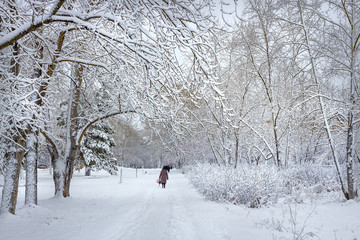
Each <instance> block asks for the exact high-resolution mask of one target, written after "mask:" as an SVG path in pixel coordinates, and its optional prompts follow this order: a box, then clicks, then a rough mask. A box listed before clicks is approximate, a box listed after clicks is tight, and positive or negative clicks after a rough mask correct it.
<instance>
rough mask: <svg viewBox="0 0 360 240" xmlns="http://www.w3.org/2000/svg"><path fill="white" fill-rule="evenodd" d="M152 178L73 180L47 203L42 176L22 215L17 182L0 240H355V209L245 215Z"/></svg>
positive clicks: (49, 190)
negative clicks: (35, 201) (33, 202)
mask: <svg viewBox="0 0 360 240" xmlns="http://www.w3.org/2000/svg"><path fill="white" fill-rule="evenodd" d="M159 172H160V170H159V169H151V170H143V171H142V170H139V171H138V177H137V178H136V177H135V176H136V175H135V170H134V169H124V172H123V173H124V174H123V182H122V183H121V184H120V183H119V177H118V176H109V175H108V174H104V173H93V176H90V177H85V176H83V173H75V174H74V177H73V180H72V186H71V197H70V198H67V199H59V198H53V197H52V195H53V189H54V187H53V182H52V176H51V175H50V174H49V173H48V172H47V171H46V170H41V171H40V172H39V205H38V206H33V207H21V206H22V205H23V199H24V180H22V182H21V185H20V191H19V204H18V205H19V206H20V208H18V209H17V214H16V215H15V216H13V215H10V214H9V215H5V216H0V240H48V239H51V240H60V239H61V240H63V239H66V240H82V239H86V240H172V239H174V240H202V239H203V240H223V239H233V240H238V239H241V240H246V239H251V240H253V239H261V240H263V239H269V240H270V239H296V238H297V237H299V236H302V237H303V238H302V239H355V238H357V239H359V237H360V222H359V221H358V219H360V204H359V203H358V202H355V201H348V202H346V203H340V202H335V203H331V202H329V203H326V204H321V205H314V204H302V205H297V206H290V205H284V206H282V205H278V206H275V207H268V208H266V207H265V208H261V209H249V208H246V207H245V206H234V205H231V204H220V203H215V202H210V201H206V200H205V199H204V198H203V197H202V196H201V195H200V194H198V193H197V192H196V190H195V189H194V188H193V187H192V186H191V185H190V184H189V181H188V179H186V178H185V176H184V175H183V174H182V173H181V172H180V171H178V170H172V171H171V172H170V174H169V178H170V180H169V182H168V184H167V186H166V189H162V188H161V187H159V186H158V185H157V184H156V182H155V181H156V179H157V177H158V175H159ZM0 181H1V180H0ZM0 185H1V184H0ZM0 190H1V187H0ZM329 209H331V211H329ZM290 212H291V213H292V215H291V216H290ZM305 237H306V238H305ZM298 239H301V238H298Z"/></svg>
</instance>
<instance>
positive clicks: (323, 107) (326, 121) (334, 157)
mask: <svg viewBox="0 0 360 240" xmlns="http://www.w3.org/2000/svg"><path fill="white" fill-rule="evenodd" d="M297 5H298V9H299V13H300V21H301V28H302V30H303V32H304V37H305V44H306V45H305V46H306V50H307V52H308V54H309V58H310V64H311V70H312V73H313V75H314V83H315V87H316V88H317V92H318V100H319V104H320V110H321V113H322V115H323V118H324V128H325V130H326V134H327V138H328V142H329V147H330V150H331V154H332V157H333V160H334V164H335V168H336V172H337V175H338V178H339V181H340V185H341V190H342V192H343V194H344V196H345V198H346V199H349V193H348V191H347V190H346V188H345V183H344V178H343V176H342V174H341V169H340V164H339V160H338V158H337V155H336V152H335V142H334V139H333V137H332V134H331V129H330V126H329V123H328V117H327V114H326V109H325V104H324V101H323V98H322V94H321V92H320V87H319V80H318V74H317V69H316V67H315V59H314V55H313V53H312V49H311V47H310V39H309V35H308V30H307V27H306V25H305V20H304V17H303V12H302V6H301V3H300V1H298V3H297Z"/></svg>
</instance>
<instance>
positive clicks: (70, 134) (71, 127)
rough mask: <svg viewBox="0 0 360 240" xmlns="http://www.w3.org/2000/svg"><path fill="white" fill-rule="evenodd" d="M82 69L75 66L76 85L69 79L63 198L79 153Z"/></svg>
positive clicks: (66, 192) (68, 189)
mask: <svg viewBox="0 0 360 240" xmlns="http://www.w3.org/2000/svg"><path fill="white" fill-rule="evenodd" d="M83 70H84V67H83V66H82V65H79V64H75V77H74V79H76V84H75V83H74V81H73V80H72V79H71V80H70V81H71V90H70V91H71V92H70V99H69V105H68V121H67V133H66V149H65V157H64V161H65V172H64V186H63V187H64V188H63V196H64V197H69V196H70V183H71V178H72V175H73V171H74V164H75V158H76V156H77V154H78V152H79V148H80V145H79V144H78V142H77V139H76V137H77V133H78V130H79V123H78V119H77V118H78V107H79V102H80V90H81V84H82V74H83Z"/></svg>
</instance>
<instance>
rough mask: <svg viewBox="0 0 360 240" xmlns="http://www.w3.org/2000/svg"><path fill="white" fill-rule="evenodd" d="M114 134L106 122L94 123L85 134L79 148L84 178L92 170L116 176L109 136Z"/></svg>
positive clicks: (113, 144) (112, 144) (111, 143)
mask: <svg viewBox="0 0 360 240" xmlns="http://www.w3.org/2000/svg"><path fill="white" fill-rule="evenodd" d="M114 133H115V132H114V131H113V130H112V127H111V125H110V124H109V123H108V122H107V121H106V120H103V121H101V122H97V123H95V124H94V125H92V126H91V127H90V129H89V130H88V131H87V132H86V134H85V136H84V140H83V142H82V145H81V147H80V157H81V158H82V159H83V160H84V162H85V166H86V176H90V171H91V170H92V169H96V170H102V169H103V170H106V171H108V172H109V173H110V174H116V171H117V167H116V161H114V158H113V152H112V148H113V147H114V146H115V142H114V139H113V137H112V136H111V135H112V134H114Z"/></svg>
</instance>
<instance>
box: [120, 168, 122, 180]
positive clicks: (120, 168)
mask: <svg viewBox="0 0 360 240" xmlns="http://www.w3.org/2000/svg"><path fill="white" fill-rule="evenodd" d="M120 183H122V167H121V168H120Z"/></svg>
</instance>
